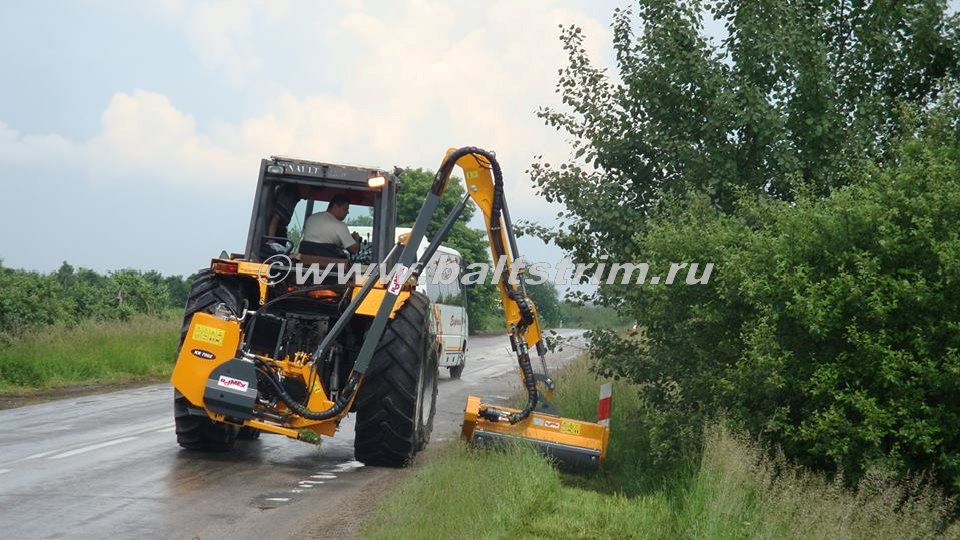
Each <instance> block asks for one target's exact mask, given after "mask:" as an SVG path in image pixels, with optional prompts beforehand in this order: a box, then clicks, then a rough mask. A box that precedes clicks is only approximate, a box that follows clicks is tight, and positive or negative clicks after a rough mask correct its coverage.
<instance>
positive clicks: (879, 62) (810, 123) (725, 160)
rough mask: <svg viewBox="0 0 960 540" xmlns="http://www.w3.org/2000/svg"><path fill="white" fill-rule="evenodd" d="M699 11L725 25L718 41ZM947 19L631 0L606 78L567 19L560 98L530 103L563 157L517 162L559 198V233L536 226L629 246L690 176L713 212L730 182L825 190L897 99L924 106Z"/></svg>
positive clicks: (890, 8) (587, 241) (932, 89)
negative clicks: (563, 143)
mask: <svg viewBox="0 0 960 540" xmlns="http://www.w3.org/2000/svg"><path fill="white" fill-rule="evenodd" d="M704 14H709V15H710V16H712V17H714V18H717V19H719V20H721V21H723V22H724V23H725V26H726V28H727V31H728V36H727V37H726V38H725V39H724V40H723V41H722V42H720V43H719V44H715V43H713V42H712V41H711V40H710V39H709V38H708V37H706V36H705V35H704V32H703V22H702V18H703V16H704ZM635 15H636V18H635ZM770 21H776V24H771V23H770ZM958 27H960V25H958V19H957V16H956V15H954V16H949V17H948V16H947V15H946V2H945V1H927V0H913V1H907V2H870V3H866V4H864V3H863V2H857V1H853V0H842V1H840V2H837V1H835V0H830V1H826V0H818V1H812V0H807V1H797V2H733V1H729V0H726V1H719V2H716V3H704V2H700V1H698V0H692V1H683V0H643V1H640V2H638V3H637V6H636V7H635V8H634V9H627V10H617V11H616V12H615V13H614V22H613V36H614V37H613V46H614V50H615V53H616V61H617V69H618V72H619V73H618V75H619V79H620V82H615V81H614V80H613V79H612V78H611V77H609V76H608V75H607V74H606V73H605V72H604V71H603V70H601V69H599V68H597V67H595V66H594V65H593V64H592V63H591V60H590V58H589V57H588V55H587V53H586V50H585V48H584V46H583V39H584V35H583V32H582V31H581V30H580V28H578V27H576V26H571V27H568V28H565V29H564V30H563V32H562V36H561V40H562V42H563V47H564V49H565V50H566V52H567V55H568V60H569V63H568V65H567V67H566V68H564V69H562V70H561V72H560V78H559V82H558V84H557V90H558V92H559V93H560V95H561V96H562V98H563V102H564V104H565V105H566V106H567V107H569V108H570V110H569V111H559V110H554V109H549V108H545V109H542V110H541V111H540V112H539V115H540V116H541V117H542V118H543V119H544V120H545V121H546V123H547V124H548V125H550V126H553V127H555V128H557V129H558V130H560V131H563V132H565V133H566V134H567V135H569V136H570V138H571V139H572V145H573V155H574V156H575V157H574V159H572V160H570V161H569V162H567V163H563V164H561V165H560V167H554V166H552V165H551V164H549V163H547V162H544V161H542V160H541V161H538V162H536V163H534V164H533V166H532V169H531V171H530V173H531V176H532V178H533V181H534V182H535V184H536V185H537V187H538V189H539V191H540V193H542V194H543V195H544V196H545V197H546V198H547V200H549V201H559V202H562V203H564V204H565V205H566V208H567V211H566V212H565V214H564V216H563V221H564V225H566V227H567V231H566V233H556V232H554V231H549V230H546V229H541V230H540V231H539V232H540V235H541V236H542V237H545V238H547V239H552V240H555V241H556V242H557V244H558V245H560V246H561V247H563V248H565V249H567V250H569V251H571V252H572V253H573V255H574V256H575V258H577V259H578V260H591V259H594V258H595V256H596V255H599V254H608V255H611V256H613V255H617V256H620V259H621V260H633V259H632V258H631V257H632V256H636V255H637V253H636V250H635V249H634V248H633V247H632V246H631V242H630V239H631V237H632V235H633V234H634V233H635V232H636V231H635V229H636V227H637V224H642V223H643V219H644V218H645V217H647V216H648V215H649V214H650V212H651V211H652V210H653V209H654V208H655V207H656V206H657V205H658V203H659V202H660V201H662V200H663V197H664V196H665V195H666V196H679V195H682V194H684V193H686V192H688V191H690V190H695V191H698V192H701V193H704V194H706V195H707V196H708V197H709V199H710V201H711V204H713V205H714V206H716V207H717V208H718V209H720V210H721V211H725V212H729V211H731V210H732V208H733V204H734V201H735V194H736V193H737V192H738V191H740V190H746V191H748V192H751V193H756V194H762V195H764V196H769V197H773V198H776V199H780V200H787V201H790V200H793V199H794V198H795V196H796V194H797V193H798V191H799V190H801V189H809V190H811V191H813V192H814V193H816V194H817V195H820V196H823V195H825V194H827V193H829V192H830V191H831V190H832V189H834V188H836V187H839V186H842V185H844V183H845V182H847V181H848V180H847V179H848V178H849V177H850V175H849V174H848V171H850V170H851V169H856V168H858V167H860V166H862V165H863V164H864V163H868V162H872V161H874V160H876V159H883V158H884V156H885V149H886V148H887V147H888V141H890V140H891V138H895V137H896V136H897V134H898V133H899V132H900V130H901V124H900V120H899V114H900V109H901V105H902V104H904V103H907V104H912V105H914V106H916V107H917V108H918V109H921V110H922V109H923V108H925V107H927V106H928V105H929V104H930V103H932V102H933V100H934V99H935V98H936V96H937V95H938V94H939V93H940V91H941V90H942V81H943V80H944V78H956V76H957V73H958V56H957V54H958V52H957V51H958V44H960V30H958ZM636 28H639V31H637V30H635V29H636Z"/></svg>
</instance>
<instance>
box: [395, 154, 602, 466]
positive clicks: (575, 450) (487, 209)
mask: <svg viewBox="0 0 960 540" xmlns="http://www.w3.org/2000/svg"><path fill="white" fill-rule="evenodd" d="M454 166H460V168H461V169H463V173H464V179H465V180H466V183H467V189H466V195H465V196H464V198H463V200H462V201H461V202H460V204H459V205H458V206H457V207H456V208H454V210H453V212H451V214H450V215H449V216H448V217H447V220H446V221H445V222H444V224H443V226H441V227H440V230H439V232H438V233H437V235H436V236H435V237H434V240H433V243H432V244H431V245H430V247H428V248H427V255H426V256H425V257H426V258H429V254H430V253H431V252H432V251H433V250H435V249H436V248H435V247H434V246H435V245H436V244H438V243H439V242H442V241H443V239H444V238H445V237H446V235H447V234H448V233H449V231H450V228H451V227H452V225H453V223H454V222H455V220H456V219H457V218H458V217H459V215H460V213H461V212H462V211H463V207H464V205H465V204H466V203H467V200H468V199H471V198H472V199H473V200H474V202H476V203H477V206H479V207H480V209H481V211H482V213H483V217H484V220H485V222H486V228H487V237H488V239H489V240H490V251H491V254H492V255H493V261H494V263H495V264H498V265H499V264H500V262H501V261H503V262H504V263H505V268H506V271H505V272H501V273H500V274H499V283H498V288H499V292H500V299H501V305H502V307H503V310H504V316H505V319H506V320H505V321H504V322H505V323H506V329H507V334H508V336H509V338H510V344H511V346H512V349H513V351H514V353H515V354H516V357H517V363H518V365H519V367H520V373H521V377H522V379H523V382H524V386H525V388H526V390H527V405H526V406H525V407H524V408H523V409H519V410H517V409H510V408H506V407H500V406H493V405H487V404H484V403H482V402H481V401H480V398H477V397H473V396H471V397H470V398H469V399H468V401H467V406H466V410H465V413H464V419H463V436H464V438H466V439H467V440H468V441H470V442H471V443H474V444H480V445H486V444H490V443H494V442H497V441H506V440H522V441H529V442H532V443H534V444H535V445H536V446H537V448H540V449H541V450H543V451H544V452H546V453H547V454H549V455H550V456H552V457H554V458H556V460H557V462H558V463H559V464H560V465H561V466H562V467H564V468H571V469H577V470H596V469H597V468H598V467H599V466H600V462H601V461H603V458H604V456H605V455H606V449H607V441H608V440H609V435H610V433H609V427H608V426H607V425H602V424H600V423H592V422H584V421H581V420H573V419H569V418H562V417H560V416H556V415H553V414H550V412H552V411H550V410H549V409H546V410H544V409H543V408H542V404H543V403H544V401H546V400H545V399H544V397H546V396H544V395H543V394H541V392H540V391H539V389H538V387H537V382H538V380H540V381H541V382H545V383H546V386H547V387H548V390H552V385H553V383H552V381H549V378H548V377H547V373H546V361H545V355H546V352H547V348H546V346H545V344H544V338H543V335H542V334H541V332H540V320H539V316H538V315H537V310H536V306H535V305H534V303H533V302H532V301H531V300H530V298H529V297H528V296H527V291H526V287H525V284H524V279H523V268H522V265H520V264H517V265H516V268H515V267H514V266H515V264H514V263H516V262H517V261H518V259H520V255H519V253H518V250H517V241H516V237H515V235H514V233H513V223H512V222H511V219H510V212H509V210H508V209H507V203H506V200H505V198H504V189H503V172H502V170H501V169H500V164H499V163H498V162H497V159H496V156H495V155H494V154H493V153H492V152H488V151H486V150H483V149H480V148H476V147H464V148H457V149H453V148H451V149H450V150H448V151H447V155H446V156H445V157H444V160H443V162H442V163H441V165H440V168H439V169H438V170H437V174H436V176H435V177H434V182H433V185H432V186H431V191H430V193H429V194H428V196H427V200H426V202H425V204H424V207H423V208H422V209H421V212H420V216H418V218H417V224H419V223H420V222H421V221H422V220H424V222H426V220H429V218H430V216H429V215H427V212H430V213H432V211H433V209H434V208H436V202H435V200H434V199H436V200H439V197H440V196H442V195H443V192H444V190H445V188H446V185H447V181H448V180H449V178H450V173H451V171H452V170H453V168H454ZM415 227H416V225H415ZM417 241H419V239H417ZM508 248H509V249H508ZM418 273H419V272H418V271H415V272H414V275H415V276H416V275H417V274H418ZM507 276H510V277H509V278H508V277H507ZM531 349H534V350H535V351H536V353H537V355H538V356H539V357H540V361H541V364H542V365H543V368H544V370H543V373H542V374H534V372H533V368H532V366H531V362H530V353H531ZM538 403H539V404H540V405H541V408H540V409H538ZM607 403H608V404H609V401H607Z"/></svg>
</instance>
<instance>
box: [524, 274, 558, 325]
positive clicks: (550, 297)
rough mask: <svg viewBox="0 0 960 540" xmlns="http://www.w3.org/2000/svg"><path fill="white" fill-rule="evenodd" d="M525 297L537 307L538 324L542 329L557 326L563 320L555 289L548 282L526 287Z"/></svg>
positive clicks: (554, 286)
mask: <svg viewBox="0 0 960 540" xmlns="http://www.w3.org/2000/svg"><path fill="white" fill-rule="evenodd" d="M527 295H528V296H530V299H531V300H533V303H534V304H535V305H536V306H537V314H538V315H539V316H540V323H541V324H542V325H543V326H544V327H551V326H557V325H559V324H560V321H562V320H563V306H562V304H561V303H560V295H559V294H558V293H557V287H556V285H554V284H553V283H550V282H549V281H544V282H543V283H538V284H536V285H527Z"/></svg>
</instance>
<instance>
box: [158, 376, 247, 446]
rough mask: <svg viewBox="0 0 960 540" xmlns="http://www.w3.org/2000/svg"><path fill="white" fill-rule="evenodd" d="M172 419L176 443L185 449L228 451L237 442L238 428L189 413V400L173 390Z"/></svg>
mask: <svg viewBox="0 0 960 540" xmlns="http://www.w3.org/2000/svg"><path fill="white" fill-rule="evenodd" d="M174 392H175V394H174V398H173V419H174V423H175V424H176V431H177V444H179V445H180V446H182V447H183V448H186V449H187V450H199V451H202V452H229V451H230V450H233V447H234V445H235V444H236V442H237V434H238V432H239V431H240V429H239V428H238V427H237V426H234V425H231V424H223V423H220V422H214V421H213V420H210V419H209V418H207V417H205V416H197V415H194V414H190V411H189V407H190V402H189V401H187V398H185V397H183V396H182V395H180V392H176V391H174Z"/></svg>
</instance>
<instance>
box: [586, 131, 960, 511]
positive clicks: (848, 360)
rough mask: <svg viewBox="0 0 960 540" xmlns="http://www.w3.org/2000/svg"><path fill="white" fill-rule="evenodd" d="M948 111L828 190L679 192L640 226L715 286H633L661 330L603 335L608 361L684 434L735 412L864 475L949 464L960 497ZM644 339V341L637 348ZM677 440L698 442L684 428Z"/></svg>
mask: <svg viewBox="0 0 960 540" xmlns="http://www.w3.org/2000/svg"><path fill="white" fill-rule="evenodd" d="M953 124H954V122H953V120H952V119H950V118H947V117H943V116H940V117H938V116H936V115H935V116H934V117H933V119H932V120H931V125H930V126H928V128H927V130H926V131H925V134H924V136H922V137H918V138H912V139H910V140H908V141H905V142H904V143H903V144H902V146H901V148H900V149H899V151H898V153H897V154H896V155H895V157H894V159H892V160H891V162H890V164H889V165H887V166H884V167H873V168H870V169H869V170H866V171H864V172H863V173H862V174H860V175H858V176H857V181H856V182H854V184H853V185H851V186H849V187H847V188H844V189H840V190H837V191H835V192H834V193H833V194H831V195H830V196H829V197H827V198H823V199H820V198H815V197H803V196H802V197H800V198H798V200H797V202H796V203H795V204H788V203H783V202H773V201H770V200H769V199H755V198H750V197H745V196H744V197H741V199H740V202H739V205H738V207H737V208H736V210H735V211H734V212H733V213H732V214H730V215H722V214H720V213H718V212H717V211H716V210H714V209H713V207H712V206H711V205H710V204H709V203H708V202H707V201H706V200H704V199H697V198H694V199H692V200H684V201H677V202H676V203H675V204H672V205H668V208H667V209H666V210H665V211H663V212H662V213H660V214H659V215H657V216H656V217H655V218H654V219H653V220H652V221H651V222H650V224H649V227H648V228H647V229H645V230H644V231H643V232H642V233H639V234H638V235H637V237H636V238H635V241H636V245H638V246H640V247H641V249H640V251H641V252H643V253H644V254H645V256H646V258H647V259H648V260H649V262H650V265H651V267H658V266H665V265H668V264H669V263H670V262H674V261H677V262H681V261H687V262H692V261H698V262H701V263H706V262H713V263H715V264H716V266H715V269H714V271H713V274H712V276H711V280H710V283H709V284H708V285H683V284H675V285H672V286H660V287H657V286H647V287H631V288H625V289H624V290H623V291H622V298H623V301H624V304H625V306H628V310H629V312H630V313H631V314H632V315H633V316H635V317H636V318H637V319H638V320H640V321H641V322H642V324H644V325H645V326H646V329H647V336H649V338H648V339H638V338H631V339H623V338H620V337H618V336H616V335H615V334H613V333H611V332H607V333H602V332H601V333H596V334H595V338H594V347H595V352H596V354H597V355H598V356H599V357H600V358H601V360H602V370H603V371H605V372H607V373H609V374H613V375H618V376H623V377H627V378H629V379H631V380H634V381H636V382H639V383H641V384H642V387H643V392H644V394H645V397H646V398H648V399H649V400H651V402H652V403H655V404H656V405H657V406H658V408H659V409H660V410H661V411H662V415H663V417H664V419H665V422H666V423H669V424H673V425H675V426H678V427H677V428H676V429H675V430H672V433H696V432H697V431H698V430H696V429H688V430H684V429H682V428H681V427H680V426H691V425H694V426H695V425H701V422H702V421H703V420H704V419H705V418H706V417H708V416H711V415H713V414H716V413H717V412H718V411H726V413H727V414H728V415H730V416H731V417H732V418H734V419H736V420H738V421H739V422H742V423H743V424H744V425H745V426H746V427H747V428H748V429H749V430H750V431H751V432H752V433H753V434H755V435H757V436H761V437H763V438H764V439H766V440H772V441H774V442H776V443H779V444H781V445H782V446H783V448H784V449H785V451H786V452H787V453H788V454H789V455H791V456H795V457H798V458H800V459H801V462H802V463H804V464H807V465H813V466H818V467H821V468H836V469H838V470H841V471H843V472H844V473H845V475H846V476H847V477H848V479H850V480H851V481H855V480H857V479H859V478H860V477H861V475H862V474H863V473H864V472H865V471H867V470H868V469H871V468H881V469H884V470H887V471H891V472H894V473H904V472H906V471H908V470H912V471H928V470H929V471H932V472H933V473H934V474H935V475H936V476H937V478H939V479H940V480H941V481H942V482H943V484H944V485H945V486H946V487H947V488H948V489H949V490H951V491H952V492H954V493H957V492H960V430H958V429H957V426H958V425H960V400H958V399H957V396H958V395H960V355H958V350H960V331H958V330H960V304H958V302H957V299H958V295H957V292H956V291H957V285H958V282H960V228H958V226H957V225H958V216H960V143H958V138H957V137H956V134H955V132H954V130H955V127H954V125H953ZM637 341H640V342H641V343H637ZM666 439H667V440H664V441H661V442H663V443H664V444H665V446H664V448H663V451H664V452H667V451H669V450H670V448H672V447H676V446H678V445H680V446H682V445H684V444H687V443H689V438H679V437H673V438H670V437H667V438H666Z"/></svg>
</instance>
